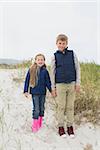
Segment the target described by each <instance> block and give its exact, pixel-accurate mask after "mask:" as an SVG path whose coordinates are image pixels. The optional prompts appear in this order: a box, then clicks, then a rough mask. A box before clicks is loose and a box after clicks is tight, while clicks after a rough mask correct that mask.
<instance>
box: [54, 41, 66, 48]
mask: <svg viewBox="0 0 100 150" xmlns="http://www.w3.org/2000/svg"><path fill="white" fill-rule="evenodd" d="M56 45H57V47H58V49H59V50H60V51H64V49H65V48H66V47H67V43H66V41H61V40H58V42H57V43H56Z"/></svg>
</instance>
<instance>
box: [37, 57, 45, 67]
mask: <svg viewBox="0 0 100 150" xmlns="http://www.w3.org/2000/svg"><path fill="white" fill-rule="evenodd" d="M35 63H36V64H37V65H38V66H39V67H42V66H43V65H44V64H45V60H44V57H43V56H37V57H36V59H35Z"/></svg>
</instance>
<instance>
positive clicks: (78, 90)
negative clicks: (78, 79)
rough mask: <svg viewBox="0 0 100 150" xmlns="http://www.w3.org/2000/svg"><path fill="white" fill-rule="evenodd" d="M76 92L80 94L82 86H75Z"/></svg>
mask: <svg viewBox="0 0 100 150" xmlns="http://www.w3.org/2000/svg"><path fill="white" fill-rule="evenodd" d="M75 91H76V92H77V93H78V92H80V85H79V84H76V85H75Z"/></svg>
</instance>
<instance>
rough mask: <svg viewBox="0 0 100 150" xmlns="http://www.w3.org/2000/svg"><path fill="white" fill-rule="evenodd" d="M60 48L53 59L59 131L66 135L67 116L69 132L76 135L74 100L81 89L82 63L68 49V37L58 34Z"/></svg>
mask: <svg viewBox="0 0 100 150" xmlns="http://www.w3.org/2000/svg"><path fill="white" fill-rule="evenodd" d="M56 45H57V48H58V50H57V51H56V52H55V53H54V56H53V58H52V61H51V83H52V89H53V96H54V97H56V98H55V100H56V104H57V110H56V111H57V112H56V113H57V115H56V117H57V121H58V133H59V135H60V136H63V137H65V136H66V134H65V129H64V119H65V116H64V115H65V114H66V115H67V116H66V117H67V118H66V119H67V120H66V126H67V133H68V135H69V136H71V137H74V129H73V122H74V101H75V92H79V91H80V65H79V62H78V59H77V57H76V55H75V53H74V52H73V50H68V47H67V46H68V37H67V36H66V35H64V34H60V35H58V36H57V39H56Z"/></svg>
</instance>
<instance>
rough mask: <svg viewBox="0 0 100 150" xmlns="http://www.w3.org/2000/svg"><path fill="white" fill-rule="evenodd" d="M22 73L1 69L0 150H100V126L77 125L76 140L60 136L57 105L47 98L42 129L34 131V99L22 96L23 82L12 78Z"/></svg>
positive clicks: (89, 124)
mask: <svg viewBox="0 0 100 150" xmlns="http://www.w3.org/2000/svg"><path fill="white" fill-rule="evenodd" d="M21 75H22V73H21V71H20V70H5V69H1V70H0V138H1V139H0V150H100V127H98V126H96V127H94V126H93V125H92V124H91V123H86V124H85V123H82V124H81V125H80V126H77V125H75V131H76V135H75V138H74V139H71V138H70V137H69V136H67V138H62V137H59V136H58V134H57V130H56V128H55V123H56V122H55V116H54V103H52V98H50V96H47V103H46V112H45V117H44V122H43V127H42V128H41V129H40V131H38V132H37V133H35V134H34V133H32V132H31V121H32V118H31V109H32V103H31V99H26V98H25V97H24V95H23V82H15V81H13V78H19V77H20V76H21Z"/></svg>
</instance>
